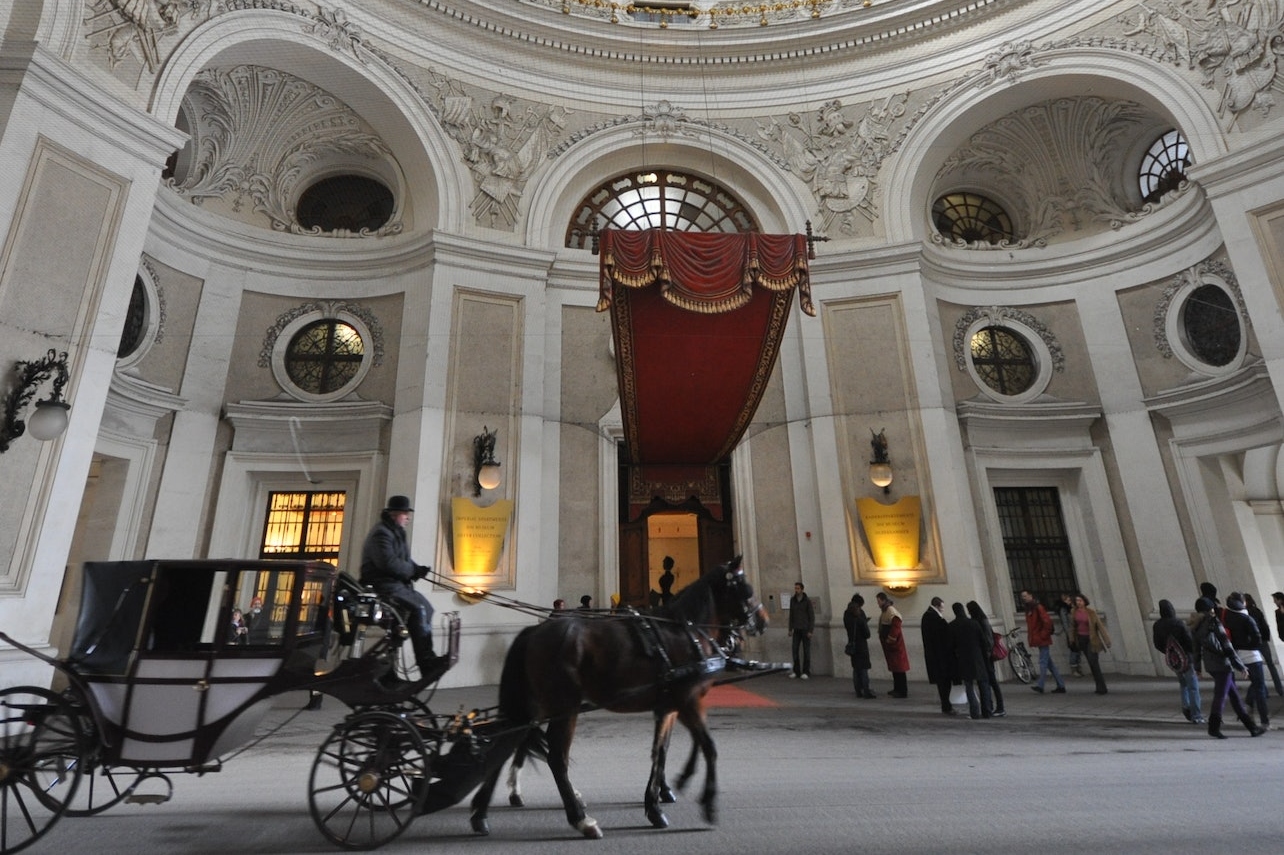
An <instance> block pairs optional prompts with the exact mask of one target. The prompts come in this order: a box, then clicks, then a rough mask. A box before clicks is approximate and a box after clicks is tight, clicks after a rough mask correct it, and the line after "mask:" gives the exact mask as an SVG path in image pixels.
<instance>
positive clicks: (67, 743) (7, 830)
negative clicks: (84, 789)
mask: <svg viewBox="0 0 1284 855" xmlns="http://www.w3.org/2000/svg"><path fill="white" fill-rule="evenodd" d="M84 749H85V738H84V732H83V730H82V729H81V726H80V717H79V716H78V715H76V713H75V710H74V709H73V708H72V705H71V704H70V703H69V702H68V701H67V700H66V699H65V698H63V697H61V696H60V695H57V694H55V693H53V692H50V691H48V690H46V689H41V688H37V687H34V686H24V687H21V688H17V689H6V690H5V691H3V692H0V853H5V855H7V853H10V852H17V851H19V850H20V849H25V848H26V847H28V846H30V845H31V844H32V843H34V842H35V841H37V840H39V839H40V837H41V836H43V835H44V833H45V832H47V831H48V830H49V829H50V828H52V827H53V824H54V823H55V822H57V821H58V819H59V817H61V816H62V815H63V813H64V812H65V811H66V809H67V805H68V804H69V803H70V802H71V800H72V798H73V797H75V795H76V790H77V788H78V787H79V785H80V779H81V775H82V772H81V767H82V765H83V758H84V753H85V751H84Z"/></svg>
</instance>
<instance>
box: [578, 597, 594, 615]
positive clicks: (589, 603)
mask: <svg viewBox="0 0 1284 855" xmlns="http://www.w3.org/2000/svg"><path fill="white" fill-rule="evenodd" d="M592 610H593V595H592V594H585V595H584V596H582V597H580V611H582V612H587V611H592Z"/></svg>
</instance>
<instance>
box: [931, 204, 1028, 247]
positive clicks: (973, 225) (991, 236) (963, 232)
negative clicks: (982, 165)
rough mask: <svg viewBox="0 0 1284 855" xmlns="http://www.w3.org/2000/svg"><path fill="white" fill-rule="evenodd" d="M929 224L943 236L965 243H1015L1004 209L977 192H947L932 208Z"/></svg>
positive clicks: (1014, 236)
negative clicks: (930, 222)
mask: <svg viewBox="0 0 1284 855" xmlns="http://www.w3.org/2000/svg"><path fill="white" fill-rule="evenodd" d="M932 225H934V226H935V227H936V230H937V231H938V232H940V233H941V236H942V237H945V238H948V239H950V240H961V241H964V242H965V243H981V242H983V243H989V244H997V243H1000V242H1002V241H1005V240H1007V241H1011V240H1016V235H1015V234H1013V232H1012V218H1011V217H1009V216H1008V212H1007V211H1005V210H1003V206H1002V205H1000V204H999V203H998V202H996V201H994V200H993V199H991V198H989V197H988V196H982V195H981V194H979V193H947V194H945V195H944V196H942V197H941V198H939V199H937V200H936V203H935V204H933V205H932Z"/></svg>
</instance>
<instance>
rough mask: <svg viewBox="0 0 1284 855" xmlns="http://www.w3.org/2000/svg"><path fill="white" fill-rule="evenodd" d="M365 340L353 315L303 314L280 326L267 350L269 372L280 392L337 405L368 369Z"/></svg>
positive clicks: (367, 337)
mask: <svg viewBox="0 0 1284 855" xmlns="http://www.w3.org/2000/svg"><path fill="white" fill-rule="evenodd" d="M371 340H372V339H371V335H370V331H369V329H368V328H367V326H366V325H365V324H364V323H363V322H362V321H361V319H360V318H358V317H356V315H353V314H350V313H348V312H346V311H340V312H338V313H336V314H333V315H331V314H322V313H321V312H319V311H317V312H308V313H307V314H305V315H302V316H301V317H298V318H295V319H294V320H292V321H291V322H290V323H289V324H288V325H286V326H285V327H284V328H283V329H282V330H281V332H280V334H279V335H278V336H277V338H276V343H275V345H274V346H273V349H272V373H273V376H275V377H276V380H277V382H278V383H280V384H281V388H283V389H284V390H285V391H286V392H288V393H290V394H291V395H293V396H294V397H296V398H298V399H300V400H302V401H309V402H313V403H325V402H329V401H337V400H339V399H340V398H342V397H343V396H345V395H347V394H349V393H350V392H352V391H353V390H354V389H356V388H357V386H358V385H359V384H360V383H361V381H362V380H363V379H364V378H365V376H366V373H367V372H368V371H369V370H370V366H371V364H372V359H371V351H370V347H369V346H368V342H370V341H371Z"/></svg>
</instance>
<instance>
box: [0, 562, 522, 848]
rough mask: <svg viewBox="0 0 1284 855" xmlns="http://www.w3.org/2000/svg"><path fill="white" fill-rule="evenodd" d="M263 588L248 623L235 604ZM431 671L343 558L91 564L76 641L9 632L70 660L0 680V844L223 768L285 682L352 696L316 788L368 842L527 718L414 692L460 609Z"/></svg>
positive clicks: (342, 831)
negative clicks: (448, 706) (408, 666)
mask: <svg viewBox="0 0 1284 855" xmlns="http://www.w3.org/2000/svg"><path fill="white" fill-rule="evenodd" d="M256 600H258V602H259V603H261V606H262V608H261V609H260V610H259V611H258V613H257V614H254V615H252V616H251V617H249V618H248V619H247V620H246V621H245V623H244V624H240V623H234V622H233V615H232V612H233V610H234V609H242V608H245V609H247V611H248V606H249V605H250V604H251V603H252V602H255V601H256ZM445 622H446V628H447V638H448V655H447V656H446V657H444V658H443V661H442V663H441V664H440V666H439V667H438V669H437V670H436V672H435V673H426V674H415V673H413V672H407V671H406V670H405V669H404V668H403V666H402V656H401V652H402V649H403V642H404V641H405V639H406V638H407V637H408V633H407V631H406V627H405V623H404V621H403V620H402V618H401V616H400V615H399V614H398V613H397V611H396V609H395V608H393V607H392V606H390V605H389V604H388V603H386V602H383V601H381V600H380V599H379V597H378V596H377V595H376V594H375V593H374V592H373V591H371V590H369V589H366V588H363V587H362V586H360V585H359V584H357V583H356V582H354V581H353V580H352V579H351V578H350V577H348V576H346V575H344V574H340V573H339V572H338V571H337V570H336V569H335V568H334V567H332V566H330V565H328V564H323V563H320V562H305V561H233V560H227V561H133V562H98V563H89V564H86V565H85V568H84V585H83V594H82V598H81V610H80V615H79V622H78V624H77V626H76V632H75V638H74V641H73V644H72V647H71V650H70V652H69V654H68V655H66V656H65V657H62V658H58V659H54V658H50V657H47V656H45V655H44V654H42V653H40V652H38V651H36V650H33V649H31V648H30V647H27V646H26V645H23V644H21V643H19V642H17V641H15V640H13V639H11V638H9V637H8V636H7V635H4V634H3V633H0V641H4V642H6V643H8V644H11V645H13V646H14V647H16V648H18V649H21V650H24V651H26V652H28V653H30V654H31V655H33V656H36V657H38V658H40V659H43V660H45V661H46V662H48V663H49V664H51V665H52V666H54V667H55V668H57V669H58V671H59V673H60V674H61V675H62V678H63V679H62V682H65V683H66V688H65V689H63V690H62V691H61V692H55V691H51V690H48V689H45V688H43V687H19V688H12V689H7V690H5V691H3V692H0V855H8V853H10V852H17V851H18V850H20V849H23V848H25V847H26V846H28V845H30V844H31V843H33V842H34V841H36V840H37V839H39V838H40V837H41V836H42V835H44V834H45V833H46V832H47V831H48V830H49V829H50V828H51V827H52V826H53V825H54V823H55V822H56V821H57V820H58V819H59V818H60V817H62V816H89V815H93V814H96V813H100V812H102V811H104V810H106V809H108V808H110V807H112V806H113V805H116V804H119V803H120V802H124V801H132V802H163V801H166V800H168V798H169V796H170V794H171V793H172V783H171V780H170V778H169V774H172V773H175V772H194V773H205V772H211V771H217V770H218V769H219V768H221V766H222V763H223V762H224V760H225V759H227V758H228V757H229V756H230V755H231V754H232V753H233V752H235V751H236V750H238V749H240V748H242V747H243V746H245V745H246V744H247V743H249V742H250V741H251V740H252V739H253V738H254V737H255V732H256V729H257V728H258V727H259V725H260V724H261V723H262V721H263V719H264V716H265V715H266V714H267V712H268V710H269V709H270V707H271V706H272V700H273V698H274V697H275V696H277V695H280V694H282V693H283V692H289V691H295V690H307V691H310V692H320V693H323V694H326V695H330V696H332V697H334V698H337V699H338V700H340V701H342V702H343V703H345V704H346V705H347V706H349V707H350V708H351V711H350V713H349V714H348V715H347V716H346V717H345V718H344V719H343V720H342V721H340V722H339V723H337V724H336V725H335V727H334V729H333V731H332V732H331V734H330V735H329V737H328V738H327V739H326V741H325V742H324V743H323V744H322V746H321V748H320V750H319V751H318V753H317V756H316V759H315V761H314V763H313V767H312V772H311V775H310V780H309V784H308V799H309V806H310V809H311V812H312V816H313V818H314V820H315V822H316V824H317V827H318V828H319V829H320V831H321V832H322V834H324V835H325V836H326V837H327V838H328V839H330V840H331V841H333V842H334V843H336V844H338V845H340V846H343V847H345V848H350V849H371V848H374V847H377V846H379V845H381V844H383V843H386V842H387V841H389V840H391V839H393V838H394V837H396V836H398V835H399V834H401V833H402V832H403V831H404V830H405V829H406V828H407V827H408V825H409V824H410V822H411V821H412V820H413V819H414V817H415V816H417V815H419V814H420V813H425V812H429V811H432V810H439V809H441V808H444V807H447V806H449V805H451V804H454V803H455V802H456V801H458V800H459V799H461V798H463V796H464V795H466V794H467V792H468V791H469V790H471V789H472V788H473V787H474V786H476V784H477V783H478V782H479V781H480V780H481V779H482V777H483V776H484V775H485V774H486V773H487V771H489V770H490V769H492V768H493V767H494V766H495V765H497V764H500V763H502V762H503V761H504V760H505V759H506V758H507V756H508V755H509V754H511V753H512V750H513V748H515V746H516V744H517V743H518V742H519V741H520V739H521V737H522V735H523V734H524V733H525V732H526V730H527V728H526V727H509V726H507V725H506V724H505V723H504V722H503V721H502V720H501V719H499V718H498V717H496V716H495V715H494V714H493V713H492V712H488V711H474V712H472V713H468V714H463V715H451V716H442V715H436V714H434V713H433V712H432V711H431V710H430V709H429V708H428V707H427V706H426V705H425V704H424V703H423V702H422V701H421V700H420V699H419V694H420V692H421V691H422V690H424V689H425V688H426V687H428V686H429V685H430V684H432V683H435V682H436V681H437V680H439V679H440V678H441V676H442V675H443V674H444V673H445V672H446V671H447V670H449V668H450V667H452V666H453V665H454V664H455V662H456V661H458V655H459V652H458V651H459V618H458V614H457V613H451V614H449V615H447V616H446V621H445Z"/></svg>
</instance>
